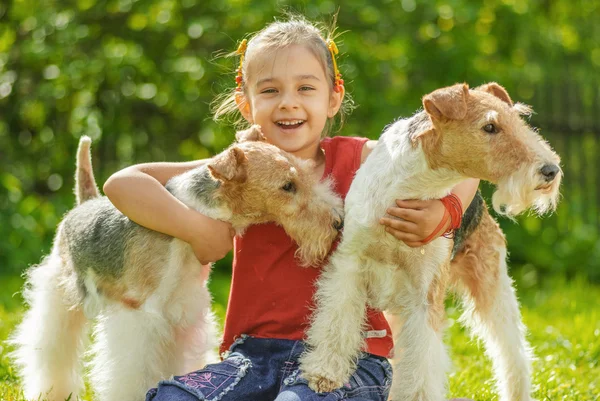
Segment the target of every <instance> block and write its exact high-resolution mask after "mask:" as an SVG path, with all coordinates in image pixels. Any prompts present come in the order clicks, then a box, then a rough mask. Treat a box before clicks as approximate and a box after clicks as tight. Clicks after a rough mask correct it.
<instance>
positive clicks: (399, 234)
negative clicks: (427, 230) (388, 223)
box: [385, 227, 421, 244]
mask: <svg viewBox="0 0 600 401" xmlns="http://www.w3.org/2000/svg"><path fill="white" fill-rule="evenodd" d="M385 231H386V232H387V233H389V234H391V235H393V236H394V237H395V238H396V239H399V240H400V241H403V242H405V243H407V244H408V243H409V242H410V243H413V242H419V241H420V240H421V238H419V237H418V236H417V235H415V234H411V233H405V232H403V231H398V230H394V229H393V228H391V227H386V228H385Z"/></svg>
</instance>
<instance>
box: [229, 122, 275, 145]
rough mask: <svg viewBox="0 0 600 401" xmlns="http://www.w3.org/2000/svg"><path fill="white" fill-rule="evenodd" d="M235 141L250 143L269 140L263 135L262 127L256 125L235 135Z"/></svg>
mask: <svg viewBox="0 0 600 401" xmlns="http://www.w3.org/2000/svg"><path fill="white" fill-rule="evenodd" d="M235 139H237V141H238V142H248V141H266V140H267V138H266V137H265V136H264V135H263V133H262V130H261V128H260V125H258V124H254V125H253V126H251V127H250V128H248V129H246V130H244V131H239V132H237V133H236V134H235Z"/></svg>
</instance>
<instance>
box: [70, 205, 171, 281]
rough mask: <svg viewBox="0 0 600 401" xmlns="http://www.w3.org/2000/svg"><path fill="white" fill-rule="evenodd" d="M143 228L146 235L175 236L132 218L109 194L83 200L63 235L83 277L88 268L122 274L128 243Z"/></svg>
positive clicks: (100, 273) (115, 275)
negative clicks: (143, 225) (152, 228)
mask: <svg viewBox="0 0 600 401" xmlns="http://www.w3.org/2000/svg"><path fill="white" fill-rule="evenodd" d="M141 231H144V233H143V235H150V236H160V237H164V238H165V239H168V238H171V237H169V236H167V235H165V234H161V233H158V232H155V231H152V230H149V229H147V228H144V227H142V226H140V225H138V224H136V223H134V222H133V221H131V220H129V218H127V217H126V216H125V215H124V214H122V213H121V212H120V211H118V210H117V209H116V208H115V207H114V206H113V204H112V203H111V202H110V201H109V200H108V198H106V197H101V198H96V199H91V200H89V201H87V202H85V203H82V204H81V205H79V206H78V207H76V208H75V209H73V210H72V211H71V212H69V213H68V214H67V216H66V217H65V219H64V221H63V235H64V238H65V240H66V243H67V244H68V247H69V251H70V254H71V256H72V260H73V263H74V268H75V270H76V271H77V272H78V273H79V274H80V277H81V276H83V275H84V273H85V271H86V270H87V269H92V270H94V271H95V272H97V273H98V274H99V275H101V276H104V277H107V276H108V277H113V278H118V277H120V276H121V275H122V273H123V268H124V264H125V259H126V253H127V242H128V240H129V239H131V238H135V236H136V235H135V234H136V233H138V232H139V233H140V234H141Z"/></svg>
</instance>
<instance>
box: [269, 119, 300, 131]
mask: <svg viewBox="0 0 600 401" xmlns="http://www.w3.org/2000/svg"><path fill="white" fill-rule="evenodd" d="M304 123H305V120H286V121H276V122H275V124H276V125H277V126H278V127H279V128H282V129H294V128H298V127H300V126H302V125H303V124H304Z"/></svg>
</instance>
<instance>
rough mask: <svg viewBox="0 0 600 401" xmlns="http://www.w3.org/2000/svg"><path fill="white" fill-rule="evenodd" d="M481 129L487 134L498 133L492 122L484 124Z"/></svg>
mask: <svg viewBox="0 0 600 401" xmlns="http://www.w3.org/2000/svg"><path fill="white" fill-rule="evenodd" d="M482 130H484V131H485V132H487V133H488V134H497V133H498V128H496V126H495V125H494V124H487V125H484V126H483V128H482Z"/></svg>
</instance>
